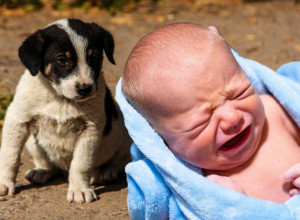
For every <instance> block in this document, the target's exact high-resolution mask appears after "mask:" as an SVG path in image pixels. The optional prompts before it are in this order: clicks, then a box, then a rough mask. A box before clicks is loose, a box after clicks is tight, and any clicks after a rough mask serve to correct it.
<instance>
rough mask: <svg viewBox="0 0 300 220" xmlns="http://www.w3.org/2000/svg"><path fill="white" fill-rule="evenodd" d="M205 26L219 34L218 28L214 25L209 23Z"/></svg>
mask: <svg viewBox="0 0 300 220" xmlns="http://www.w3.org/2000/svg"><path fill="white" fill-rule="evenodd" d="M207 28H208V29H209V30H211V31H213V32H215V33H216V34H218V35H221V34H220V31H219V29H218V28H217V27H216V26H214V25H210V26H208V27H207Z"/></svg>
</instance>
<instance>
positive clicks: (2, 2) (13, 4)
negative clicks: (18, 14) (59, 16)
mask: <svg viewBox="0 0 300 220" xmlns="http://www.w3.org/2000/svg"><path fill="white" fill-rule="evenodd" d="M28 5H31V6H32V7H33V8H34V9H40V8H42V7H43V3H42V2H41V0H0V7H1V6H5V7H7V8H10V9H12V8H20V7H25V6H28Z"/></svg>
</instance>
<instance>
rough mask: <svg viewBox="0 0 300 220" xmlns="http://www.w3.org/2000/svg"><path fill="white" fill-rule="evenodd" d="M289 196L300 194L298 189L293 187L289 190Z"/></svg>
mask: <svg viewBox="0 0 300 220" xmlns="http://www.w3.org/2000/svg"><path fill="white" fill-rule="evenodd" d="M289 194H290V196H295V195H298V194H300V189H296V188H293V189H291V190H290V191H289Z"/></svg>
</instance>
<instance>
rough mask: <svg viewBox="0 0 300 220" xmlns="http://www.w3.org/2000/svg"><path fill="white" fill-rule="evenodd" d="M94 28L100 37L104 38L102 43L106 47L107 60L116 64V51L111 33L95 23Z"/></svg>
mask: <svg viewBox="0 0 300 220" xmlns="http://www.w3.org/2000/svg"><path fill="white" fill-rule="evenodd" d="M93 26H94V28H97V30H98V31H97V32H98V33H99V35H100V36H99V37H101V38H102V43H103V47H104V52H105V54H106V57H107V59H108V60H109V61H110V62H111V63H112V64H116V63H115V60H114V56H113V54H114V49H115V43H114V39H113V36H112V35H111V33H109V32H108V31H107V30H105V29H104V28H102V27H100V26H99V25H97V24H95V23H93Z"/></svg>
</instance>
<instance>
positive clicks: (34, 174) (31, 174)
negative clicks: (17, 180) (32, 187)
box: [25, 169, 53, 184]
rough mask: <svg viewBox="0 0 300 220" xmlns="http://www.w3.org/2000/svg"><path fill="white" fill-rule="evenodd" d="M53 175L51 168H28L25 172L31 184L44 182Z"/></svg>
mask: <svg viewBox="0 0 300 220" xmlns="http://www.w3.org/2000/svg"><path fill="white" fill-rule="evenodd" d="M52 176H53V172H52V171H51V170H44V169H32V170H28V171H27V172H26V174H25V178H26V179H27V180H28V181H29V182H31V183H33V184H44V183H46V182H47V181H48V180H49V179H50V178H51V177H52Z"/></svg>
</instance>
